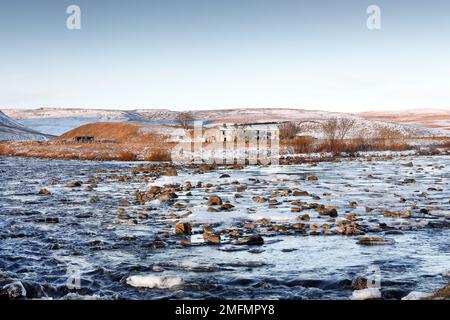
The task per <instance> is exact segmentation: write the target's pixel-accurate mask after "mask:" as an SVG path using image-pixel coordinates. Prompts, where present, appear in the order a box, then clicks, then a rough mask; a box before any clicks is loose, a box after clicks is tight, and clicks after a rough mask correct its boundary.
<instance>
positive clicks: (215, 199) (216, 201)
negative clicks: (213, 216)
mask: <svg viewBox="0 0 450 320" xmlns="http://www.w3.org/2000/svg"><path fill="white" fill-rule="evenodd" d="M208 205H209V206H220V205H222V199H221V198H220V197H219V196H210V197H209V198H208Z"/></svg>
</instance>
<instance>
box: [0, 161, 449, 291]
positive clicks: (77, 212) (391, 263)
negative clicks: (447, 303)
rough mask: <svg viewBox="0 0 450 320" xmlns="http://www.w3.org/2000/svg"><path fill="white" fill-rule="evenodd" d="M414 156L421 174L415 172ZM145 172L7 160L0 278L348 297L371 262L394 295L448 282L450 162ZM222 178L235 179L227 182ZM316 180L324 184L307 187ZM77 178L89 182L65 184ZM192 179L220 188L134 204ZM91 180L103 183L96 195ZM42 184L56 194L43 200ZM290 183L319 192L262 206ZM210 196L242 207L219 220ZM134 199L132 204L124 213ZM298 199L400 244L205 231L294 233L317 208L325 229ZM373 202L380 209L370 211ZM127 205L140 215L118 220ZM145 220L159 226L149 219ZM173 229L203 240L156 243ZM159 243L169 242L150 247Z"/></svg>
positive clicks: (50, 284) (42, 287) (60, 284)
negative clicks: (240, 228) (288, 229)
mask: <svg viewBox="0 0 450 320" xmlns="http://www.w3.org/2000/svg"><path fill="white" fill-rule="evenodd" d="M410 161H411V162H412V163H413V166H409V165H405V164H407V163H408V162H410ZM137 165H138V164H136V163H118V162H117V163H114V162H92V161H59V160H36V159H22V158H0V177H1V180H0V284H5V283H7V281H13V280H19V281H21V282H22V283H23V284H24V287H25V288H26V290H27V297H28V298H53V299H61V298H75V299H82V298H107V299H159V298H170V299H182V298H193V299H203V298H225V299H348V298H349V297H350V296H351V294H352V289H351V282H352V280H353V279H355V278H356V277H358V276H361V277H364V276H367V272H368V269H369V268H379V273H378V275H379V277H380V280H381V291H382V293H383V297H384V298H399V297H401V296H404V295H406V294H407V293H409V292H410V291H423V292H432V291H433V290H435V289H437V288H440V287H442V286H444V285H446V284H448V282H449V278H448V271H450V229H449V227H448V222H449V220H450V215H449V214H450V202H449V201H450V158H449V157H410V158H403V159H393V160H383V161H381V160H380V161H376V160H373V161H343V162H336V163H335V162H322V163H318V164H316V165H311V164H303V165H295V166H273V167H247V168H244V169H242V170H225V169H220V170H213V171H208V172H206V173H203V174H197V173H194V172H193V171H192V169H178V175H177V176H175V177H168V176H163V177H161V178H157V179H150V180H149V181H147V182H144V181H143V179H140V178H137V177H136V176H133V175H132V174H131V172H132V169H133V168H134V167H136V166H137ZM224 173H227V174H229V176H230V177H229V178H220V176H221V175H222V174H224ZM118 175H119V176H127V177H128V178H127V179H119V178H118ZM310 175H315V176H317V177H318V180H317V181H308V180H307V179H306V178H307V177H308V176H310ZM405 179H414V181H412V180H410V181H409V182H408V181H407V182H405ZM76 180H79V181H81V182H82V183H83V185H82V186H81V187H79V188H67V187H65V185H66V184H67V183H68V182H71V181H76ZM186 181H190V182H192V185H194V186H195V185H196V184H197V182H199V181H201V182H203V183H204V184H207V183H210V184H211V186H210V187H209V188H208V189H207V190H205V188H193V189H191V190H190V191H189V194H188V193H187V192H179V193H177V194H178V196H179V198H178V199H177V201H178V202H181V203H183V204H184V207H181V208H178V209H174V208H173V207H172V206H171V205H168V204H167V203H164V202H162V201H152V200H149V201H148V203H146V204H145V205H140V204H137V203H134V202H133V195H134V192H135V191H136V190H138V189H139V190H146V189H148V188H149V187H151V185H161V186H162V185H164V184H166V183H176V182H179V183H181V184H182V185H183V184H184V183H185V182H186ZM236 181H238V182H239V185H241V186H246V188H247V189H246V190H245V192H243V193H242V194H243V196H242V197H240V198H237V197H235V194H236ZM89 185H91V186H92V188H86V186H89ZM43 188H46V189H48V191H49V192H50V193H51V195H47V196H44V195H39V194H38V192H39V190H41V189H43ZM287 189H292V190H303V191H307V192H308V193H309V195H311V196H312V195H316V196H318V197H316V198H315V199H312V198H311V196H308V197H301V199H299V197H294V196H292V195H290V196H288V197H284V198H283V197H273V198H274V199H276V200H278V203H277V205H276V206H275V207H272V208H269V206H268V203H257V202H255V201H253V200H252V197H254V196H265V197H269V196H270V195H271V194H272V193H273V192H274V191H280V190H287ZM212 194H217V195H220V197H221V198H222V199H223V200H224V201H226V200H228V201H230V203H231V204H233V205H234V208H233V209H232V210H229V211H226V212H224V211H221V212H209V211H208V210H207V209H208V205H207V200H206V199H207V197H208V196H209V195H212ZM93 199H94V200H93ZM124 199H126V200H128V201H129V202H131V203H130V204H129V205H126V206H120V205H119V202H120V201H121V200H124ZM296 199H299V200H302V201H305V200H307V201H308V202H317V203H320V204H325V205H332V206H335V207H337V211H338V213H339V215H340V216H341V215H343V214H346V213H352V214H356V215H357V216H359V217H362V219H363V220H364V221H366V222H367V224H368V225H372V224H373V225H374V226H375V225H379V224H380V223H386V225H388V226H390V228H389V230H390V231H391V232H388V231H386V230H387V229H385V230H382V231H380V232H377V233H376V235H378V236H383V237H386V238H389V239H391V240H392V243H390V244H387V245H380V246H362V245H360V244H358V243H357V240H358V237H357V236H342V235H318V236H314V235H308V234H282V233H278V234H274V233H273V232H272V233H271V232H267V233H266V234H264V233H263V232H261V230H259V232H258V233H260V234H261V235H262V236H263V238H264V240H265V243H264V245H262V246H242V245H240V246H238V245H236V244H235V242H233V241H232V240H230V239H225V241H224V243H223V244H221V245H217V246H212V245H206V244H205V243H204V242H203V238H202V233H201V226H202V225H203V224H213V226H214V227H215V228H219V229H220V228H228V227H230V226H233V225H236V224H237V225H239V223H243V222H247V223H248V222H251V221H258V220H260V219H261V218H267V219H268V220H270V221H272V222H273V223H276V224H280V225H289V224H292V223H295V221H296V217H297V216H298V215H300V214H304V213H308V214H310V216H311V221H310V222H309V223H314V222H317V223H319V224H320V223H324V222H325V221H326V219H324V218H323V217H320V216H318V215H317V214H315V212H314V211H313V210H306V211H305V212H301V213H293V212H291V207H292V205H291V202H292V201H293V200H296ZM351 202H355V203H356V205H355V204H353V205H351ZM149 205H151V206H152V208H153V210H149V209H148V206H149ZM366 207H370V208H371V209H372V210H371V211H369V212H367V210H366V209H365V208H366ZM118 208H123V211H124V212H126V213H127V214H129V215H130V217H132V218H134V219H129V220H126V221H125V222H124V221H123V220H120V219H117V210H118ZM386 209H387V210H392V211H399V212H401V211H403V210H410V211H411V215H412V217H411V218H409V219H403V218H394V217H385V216H383V214H382V212H383V210H386ZM423 209H425V210H426V212H425V211H424V210H423ZM140 213H145V214H147V215H148V218H146V219H141V218H138V215H139V214H140ZM176 221H186V222H190V223H191V224H192V225H193V229H194V235H192V237H191V244H192V245H190V246H184V245H181V244H180V241H179V239H178V238H176V237H172V236H170V237H169V238H168V239H160V238H159V235H160V233H161V232H169V233H171V232H172V230H173V224H174V223H175V222H176ZM392 230H396V231H398V232H392ZM369 235H370V232H369ZM155 239H156V240H158V239H159V240H163V241H164V244H165V246H164V247H162V248H152V247H151V246H149V245H148V244H149V243H152V241H155ZM134 275H145V276H148V275H151V276H154V278H153V279H154V280H153V281H154V283H155V286H156V287H155V288H136V287H133V286H131V285H129V284H127V281H126V279H127V278H128V277H130V276H134ZM165 277H171V279H176V280H177V281H176V282H177V283H178V284H177V285H174V286H170V287H168V288H167V287H166V288H165V287H164V286H163V285H161V281H160V280H161V279H165ZM78 281H79V282H78ZM68 284H69V286H68ZM70 284H72V285H74V286H71V285H70ZM158 286H159V287H158Z"/></svg>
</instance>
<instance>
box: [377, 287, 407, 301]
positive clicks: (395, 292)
mask: <svg viewBox="0 0 450 320" xmlns="http://www.w3.org/2000/svg"><path fill="white" fill-rule="evenodd" d="M407 294H408V291H406V290H401V289H386V290H381V296H382V297H383V299H389V300H400V299H401V298H402V297H404V296H406V295H407Z"/></svg>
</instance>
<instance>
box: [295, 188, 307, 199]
mask: <svg viewBox="0 0 450 320" xmlns="http://www.w3.org/2000/svg"><path fill="white" fill-rule="evenodd" d="M292 195H293V196H295V197H305V196H309V193H308V191H299V190H296V191H294V192H293V193H292Z"/></svg>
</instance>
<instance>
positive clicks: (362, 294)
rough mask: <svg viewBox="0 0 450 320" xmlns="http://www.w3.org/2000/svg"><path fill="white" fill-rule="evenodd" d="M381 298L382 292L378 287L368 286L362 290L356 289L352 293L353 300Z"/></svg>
mask: <svg viewBox="0 0 450 320" xmlns="http://www.w3.org/2000/svg"><path fill="white" fill-rule="evenodd" d="M379 298H381V292H380V289H378V288H368V289H362V290H355V291H353V293H352V297H351V299H352V300H368V299H379Z"/></svg>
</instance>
